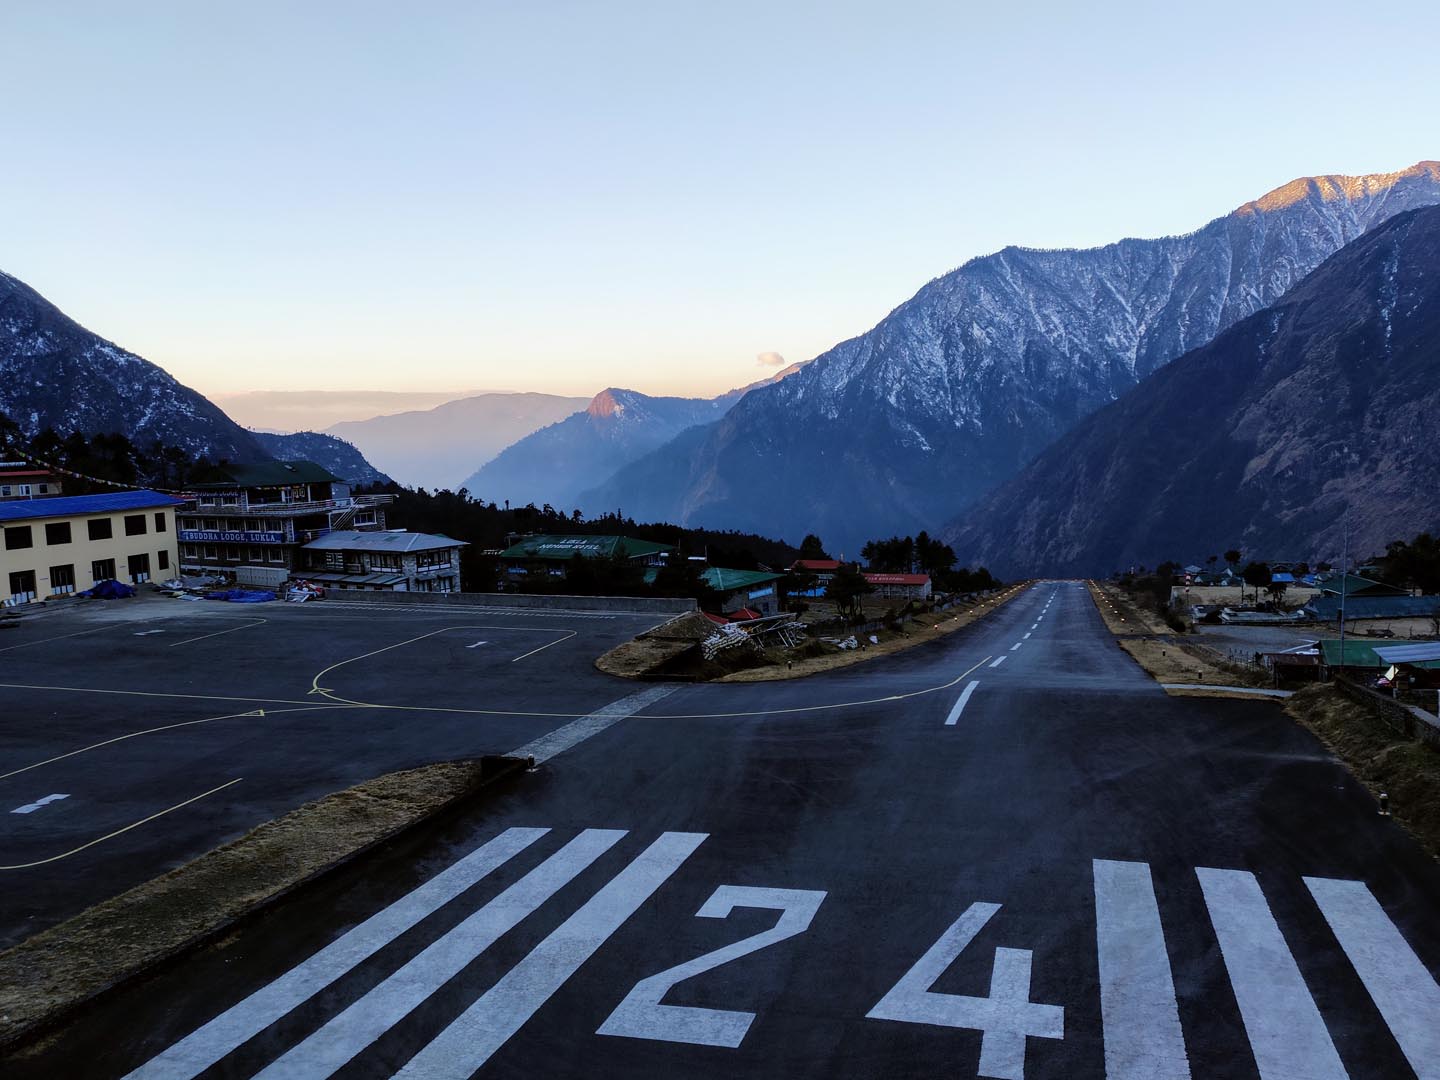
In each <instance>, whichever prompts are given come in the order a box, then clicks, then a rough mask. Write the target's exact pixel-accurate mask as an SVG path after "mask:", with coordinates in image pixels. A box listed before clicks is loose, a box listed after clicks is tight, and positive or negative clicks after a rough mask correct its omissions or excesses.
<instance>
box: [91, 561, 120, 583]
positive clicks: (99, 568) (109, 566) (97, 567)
mask: <svg viewBox="0 0 1440 1080" xmlns="http://www.w3.org/2000/svg"><path fill="white" fill-rule="evenodd" d="M90 577H91V578H92V579H94V580H95V581H111V580H113V579H114V577H115V560H114V559H96V560H95V561H94V562H92V563H91V564H90Z"/></svg>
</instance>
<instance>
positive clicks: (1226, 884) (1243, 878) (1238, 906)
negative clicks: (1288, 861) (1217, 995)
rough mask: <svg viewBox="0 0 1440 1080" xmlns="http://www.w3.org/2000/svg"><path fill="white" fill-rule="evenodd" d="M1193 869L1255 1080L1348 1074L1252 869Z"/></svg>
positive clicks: (1317, 1079) (1314, 1079)
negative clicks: (1245, 1038) (1257, 1076)
mask: <svg viewBox="0 0 1440 1080" xmlns="http://www.w3.org/2000/svg"><path fill="white" fill-rule="evenodd" d="M1195 874H1196V876H1197V877H1198V878H1199V879H1200V891H1201V892H1202V893H1203V894H1204V896H1205V906H1206V907H1207V908H1208V909H1209V911H1210V921H1211V923H1212V924H1213V925H1214V927H1215V936H1216V938H1218V939H1219V942H1220V955H1221V956H1222V957H1223V958H1224V960H1225V969H1226V971H1228V972H1229V974H1230V985H1231V987H1232V988H1233V989H1234V991H1235V1002H1236V1004H1237V1005H1239V1006H1240V1019H1241V1020H1242V1021H1243V1022H1244V1024H1245V1033H1246V1034H1247V1035H1248V1036H1249V1038H1250V1048H1251V1050H1253V1051H1254V1054H1255V1065H1256V1067H1257V1068H1258V1069H1259V1071H1260V1077H1261V1080H1286V1078H1290V1077H1296V1076H1303V1077H1306V1080H1347V1074H1346V1072H1345V1067H1344V1066H1343V1065H1342V1064H1341V1063H1340V1055H1339V1054H1338V1053H1337V1052H1336V1050H1335V1044H1334V1043H1333V1042H1331V1040H1330V1033H1329V1031H1328V1030H1326V1027H1325V1021H1324V1019H1322V1018H1321V1016H1320V1010H1319V1009H1318V1008H1316V1006H1315V999H1314V998H1313V997H1311V996H1310V990H1309V988H1308V987H1307V986H1306V985H1305V979H1304V977H1303V976H1302V975H1301V974H1300V968H1299V966H1298V965H1297V964H1296V963H1295V957H1294V956H1293V955H1292V954H1291V952H1290V949H1289V947H1288V946H1287V945H1286V943H1285V938H1284V936H1283V935H1282V934H1281V933H1280V927H1279V925H1278V924H1277V923H1276V922H1275V916H1274V915H1273V914H1271V912H1270V907H1269V905H1268V904H1266V902H1265V894H1264V893H1262V892H1261V891H1260V883H1259V882H1258V881H1256V879H1255V875H1254V874H1252V873H1250V872H1249V871H1246V870H1213V869H1210V868H1209V867H1199V868H1197V869H1196V871H1195Z"/></svg>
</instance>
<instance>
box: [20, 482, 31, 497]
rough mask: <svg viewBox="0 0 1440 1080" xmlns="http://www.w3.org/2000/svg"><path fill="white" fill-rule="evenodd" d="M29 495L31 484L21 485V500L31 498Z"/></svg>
mask: <svg viewBox="0 0 1440 1080" xmlns="http://www.w3.org/2000/svg"><path fill="white" fill-rule="evenodd" d="M29 494H30V485H29V484H21V485H20V497H21V498H26V497H28V496H29Z"/></svg>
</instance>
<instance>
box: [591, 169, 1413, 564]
mask: <svg viewBox="0 0 1440 1080" xmlns="http://www.w3.org/2000/svg"><path fill="white" fill-rule="evenodd" d="M1435 203H1440V162H1423V163H1421V164H1419V165H1416V166H1414V167H1412V168H1409V169H1406V170H1404V171H1403V172H1397V173H1387V174H1380V175H1373V176H1364V177H1347V176H1321V177H1313V178H1309V179H1302V180H1296V181H1293V182H1292V183H1289V184H1286V185H1285V186H1284V187H1281V188H1278V189H1276V190H1275V191H1272V192H1270V193H1269V194H1268V195H1265V196H1264V197H1263V198H1260V199H1257V200H1255V201H1254V202H1250V203H1247V204H1245V205H1244V206H1241V207H1240V208H1238V209H1237V210H1235V211H1234V212H1232V213H1230V214H1227V215H1226V216H1224V217H1221V218H1217V219H1216V220H1214V221H1212V222H1210V223H1209V224H1208V225H1206V226H1205V227H1203V228H1201V229H1199V230H1198V231H1196V232H1194V233H1190V234H1188V235H1185V236H1172V237H1164V238H1160V239H1154V240H1133V239H1131V240H1122V241H1120V242H1118V243H1114V244H1110V245H1108V246H1105V247H1101V248H1092V249H1086V250H1063V251H1037V250H1031V249H1025V248H1006V249H1004V250H1002V251H999V252H997V253H995V254H993V255H987V256H983V257H981V258H977V259H973V260H971V261H970V262H968V263H966V264H965V265H963V266H961V267H960V268H959V269H957V270H954V271H952V272H951V273H949V274H946V275H944V276H943V277H940V278H937V279H935V280H934V281H932V282H930V283H929V284H928V285H926V286H925V287H924V288H922V289H921V290H920V291H919V292H918V293H917V294H916V295H915V296H914V297H913V298H912V299H910V300H909V301H907V302H906V303H904V304H902V305H901V306H900V307H898V308H896V309H895V310H894V311H893V312H891V314H890V315H889V316H887V317H886V318H885V319H884V320H883V321H882V322H881V323H880V324H879V325H877V326H876V327H875V328H874V329H872V330H871V331H869V332H868V333H866V334H863V335H861V336H860V337H857V338H853V339H851V340H849V341H845V342H842V343H841V344H839V345H837V346H835V348H833V349H831V350H830V351H829V352H827V353H825V354H823V355H822V356H820V357H819V358H817V359H816V360H815V361H813V362H812V363H811V364H809V365H808V366H807V367H806V368H805V370H803V371H801V372H800V373H799V374H797V375H795V376H794V377H792V378H789V379H786V380H784V381H783V382H781V383H779V384H778V385H775V386H770V387H767V388H762V389H759V390H756V391H754V392H752V393H750V394H748V395H746V396H745V398H744V400H743V401H741V402H739V403H738V404H737V405H736V407H735V408H734V409H733V410H731V411H730V412H729V413H728V414H727V415H726V416H725V417H724V418H723V419H721V420H719V421H717V422H715V423H714V424H712V425H711V426H710V427H709V428H708V429H707V430H706V431H705V432H704V433H703V434H700V433H695V432H687V433H686V434H685V436H684V441H683V444H681V443H677V444H676V445H673V446H664V447H660V448H659V449H658V450H656V451H655V452H653V453H651V454H649V455H647V456H646V457H644V458H642V459H640V460H637V461H636V462H634V463H633V464H631V465H630V466H627V467H625V468H623V469H621V470H620V471H619V472H617V474H616V475H615V476H613V477H612V478H610V479H609V480H608V481H606V482H605V483H604V484H602V485H600V486H599V487H598V488H596V489H595V490H594V491H592V492H588V493H586V495H585V498H584V500H583V501H584V503H585V504H586V505H591V504H594V505H598V506H604V507H622V508H624V510H625V512H626V513H627V514H631V515H634V516H636V517H637V518H641V519H666V520H671V521H676V522H679V523H682V524H692V525H693V524H707V525H723V526H725V527H727V528H737V529H749V530H755V531H759V532H764V533H767V534H772V535H773V534H779V535H784V536H787V537H791V538H794V537H798V536H801V535H804V534H805V533H807V532H815V533H819V534H820V535H821V536H823V537H824V538H825V540H826V542H827V543H828V544H829V545H830V546H831V547H834V548H844V549H848V550H852V551H853V550H858V546H859V544H860V543H861V542H862V541H863V540H865V539H866V538H869V537H875V536H885V535H889V534H891V533H906V532H914V531H915V530H917V529H921V528H931V529H933V528H935V527H936V526H937V525H938V524H940V523H943V522H944V521H946V520H949V519H951V518H953V517H954V516H955V514H956V513H957V512H959V511H960V510H961V509H963V508H964V507H965V506H967V505H968V504H970V503H971V502H973V501H974V500H975V499H977V498H978V497H980V496H981V495H982V494H984V493H985V492H986V491H988V490H990V489H992V488H994V487H995V486H996V485H998V484H1000V483H1002V482H1004V481H1005V480H1007V479H1008V478H1009V477H1011V476H1013V475H1014V474H1015V473H1016V472H1017V471H1018V470H1019V469H1020V468H1021V466H1023V465H1024V464H1025V463H1026V462H1027V461H1029V460H1030V459H1031V458H1033V457H1034V456H1035V455H1036V454H1038V453H1039V452H1040V451H1042V450H1044V449H1045V447H1047V446H1049V445H1050V444H1051V443H1052V442H1053V441H1054V440H1055V439H1056V438H1058V437H1059V436H1060V435H1062V434H1064V433H1065V432H1066V431H1068V430H1070V429H1071V428H1072V427H1073V426H1074V425H1075V424H1076V423H1077V422H1078V421H1079V420H1081V419H1082V418H1084V417H1085V416H1087V415H1089V414H1090V413H1092V412H1093V411H1094V410H1096V409H1098V408H1100V407H1102V406H1104V405H1106V404H1108V403H1110V402H1112V401H1114V400H1116V399H1117V398H1118V397H1120V395H1122V394H1123V393H1125V392H1126V391H1127V390H1128V389H1129V388H1130V387H1132V386H1134V385H1135V384H1136V383H1137V382H1139V381H1140V380H1141V379H1144V378H1145V377H1147V376H1148V375H1150V374H1151V373H1153V372H1154V371H1156V370H1157V369H1159V368H1161V367H1163V366H1164V365H1165V364H1167V363H1168V362H1169V361H1171V360H1173V359H1174V358H1175V357H1177V356H1179V355H1181V354H1182V353H1184V352H1186V351H1188V350H1190V349H1193V348H1195V347H1197V346H1199V345H1203V344H1205V343H1206V342H1208V341H1210V340H1211V339H1213V338H1214V337H1215V335H1216V334H1218V333H1219V332H1220V331H1222V330H1224V329H1225V328H1227V327H1229V326H1231V325H1233V324H1234V323H1235V322H1237V321H1238V320H1240V319H1242V318H1245V317H1246V316H1248V315H1251V314H1253V313H1254V312H1256V311H1259V310H1260V309H1261V308H1264V307H1266V306H1267V305H1269V304H1271V303H1273V302H1274V301H1275V300H1277V299H1278V298H1279V297H1280V296H1281V295H1283V294H1284V293H1285V292H1286V291H1287V290H1288V289H1290V288H1291V287H1292V286H1293V285H1295V284H1296V283H1297V282H1298V281H1300V280H1301V279H1302V278H1303V277H1304V276H1305V275H1306V274H1308V273H1309V272H1310V271H1311V270H1313V269H1314V268H1315V267H1317V266H1318V265H1319V264H1320V263H1321V262H1323V261H1324V260H1325V259H1326V258H1328V257H1329V256H1330V255H1332V254H1334V253H1335V252H1336V251H1338V250H1339V249H1340V248H1341V247H1342V246H1344V245H1345V244H1346V243H1348V242H1350V241H1351V240H1354V239H1355V238H1357V237H1359V236H1361V235H1362V234H1364V233H1365V232H1366V231H1367V230H1369V229H1371V228H1373V227H1374V226H1376V225H1378V224H1380V223H1382V222H1384V221H1386V220H1387V219H1389V218H1390V217H1392V216H1393V215H1395V214H1398V213H1400V212H1402V211H1405V210H1409V209H1413V208H1415V207H1420V206H1428V205H1432V204H1435Z"/></svg>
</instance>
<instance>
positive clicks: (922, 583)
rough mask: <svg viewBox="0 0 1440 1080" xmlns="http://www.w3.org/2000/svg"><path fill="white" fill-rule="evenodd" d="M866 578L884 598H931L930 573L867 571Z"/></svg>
mask: <svg viewBox="0 0 1440 1080" xmlns="http://www.w3.org/2000/svg"><path fill="white" fill-rule="evenodd" d="M865 580H866V581H867V582H869V584H870V586H871V587H872V588H874V590H875V595H876V596H878V597H879V598H880V599H882V600H929V599H930V592H931V589H930V575H929V574H890V573H881V572H871V571H866V573H865Z"/></svg>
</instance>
